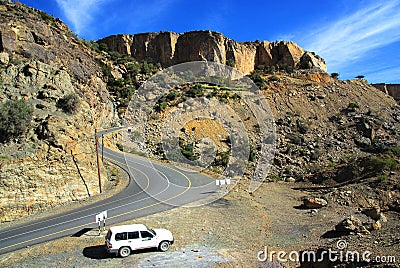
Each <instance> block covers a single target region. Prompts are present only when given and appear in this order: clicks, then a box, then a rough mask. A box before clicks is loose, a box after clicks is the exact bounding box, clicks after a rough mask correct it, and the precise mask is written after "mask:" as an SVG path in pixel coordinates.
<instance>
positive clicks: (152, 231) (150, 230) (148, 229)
mask: <svg viewBox="0 0 400 268" xmlns="http://www.w3.org/2000/svg"><path fill="white" fill-rule="evenodd" d="M147 231H149V232H150V233H152V234H153V235H156V232H154V230H153V229H150V228H149V227H147Z"/></svg>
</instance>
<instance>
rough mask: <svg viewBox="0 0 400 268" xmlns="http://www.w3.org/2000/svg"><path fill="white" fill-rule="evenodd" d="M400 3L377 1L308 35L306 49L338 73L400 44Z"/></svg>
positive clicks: (305, 43) (390, 0) (392, 0)
mask: <svg viewBox="0 0 400 268" xmlns="http://www.w3.org/2000/svg"><path fill="white" fill-rule="evenodd" d="M399 18H400V2H399V1H397V0H395V1H394V0H389V1H377V2H375V3H374V4H371V5H370V6H366V7H364V8H362V9H360V10H358V11H356V12H354V13H353V14H350V15H347V16H346V17H343V18H340V19H339V20H337V21H333V22H330V23H328V24H326V25H323V26H322V27H320V28H318V29H316V30H315V29H314V31H313V32H312V33H311V34H309V35H306V36H305V38H302V40H303V42H302V43H303V46H304V47H305V48H306V49H308V50H312V51H315V52H317V53H318V54H320V55H321V56H322V57H323V58H325V60H326V61H327V63H328V67H330V68H332V69H335V70H338V69H340V68H342V67H345V66H346V65H348V64H350V63H351V61H355V60H358V59H360V58H362V57H365V55H366V54H367V53H368V52H371V51H372V50H374V49H377V48H382V47H385V46H387V45H390V44H393V43H395V42H397V41H399V40H400V19H399Z"/></svg>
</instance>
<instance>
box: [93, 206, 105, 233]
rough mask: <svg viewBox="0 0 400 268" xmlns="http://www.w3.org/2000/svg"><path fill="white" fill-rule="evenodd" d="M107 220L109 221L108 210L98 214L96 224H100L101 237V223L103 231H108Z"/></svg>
mask: <svg viewBox="0 0 400 268" xmlns="http://www.w3.org/2000/svg"><path fill="white" fill-rule="evenodd" d="M106 219H107V210H105V211H103V212H101V213H99V214H97V215H96V217H95V220H96V223H97V224H98V228H99V235H100V234H101V222H103V231H105V230H106Z"/></svg>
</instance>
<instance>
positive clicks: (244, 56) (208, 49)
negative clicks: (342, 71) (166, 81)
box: [98, 31, 327, 74]
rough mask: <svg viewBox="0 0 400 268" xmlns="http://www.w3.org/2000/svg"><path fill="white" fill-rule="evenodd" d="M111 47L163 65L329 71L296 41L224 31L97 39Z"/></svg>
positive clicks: (322, 61) (115, 36)
mask: <svg viewBox="0 0 400 268" xmlns="http://www.w3.org/2000/svg"><path fill="white" fill-rule="evenodd" d="M98 42H99V43H105V44H107V45H108V47H109V49H111V50H115V51H118V52H120V53H123V54H127V55H131V56H133V57H134V58H136V59H137V60H139V61H142V60H145V61H149V62H153V63H158V62H159V63H161V65H162V66H163V67H169V66H171V65H174V64H178V63H182V62H187V61H199V60H202V61H214V62H218V63H222V64H229V65H233V64H234V65H235V67H236V68H237V69H238V70H240V71H241V72H243V73H244V74H249V73H251V72H252V71H254V69H255V68H256V67H257V66H259V65H265V66H275V65H281V66H289V67H293V68H300V69H309V68H317V69H319V70H320V71H322V72H326V71H327V70H326V65H325V61H324V60H323V59H322V58H321V57H319V56H317V55H315V54H314V53H312V52H307V51H304V50H303V49H302V48H301V47H299V46H298V45H297V44H295V43H293V42H284V41H280V42H273V43H270V42H268V41H262V42H245V43H240V42H236V41H234V40H232V39H229V38H227V37H225V36H224V35H222V34H221V33H217V32H211V31H194V32H187V33H183V34H177V33H172V32H159V33H143V34H136V35H127V34H123V35H113V36H109V37H106V38H103V39H100V40H98Z"/></svg>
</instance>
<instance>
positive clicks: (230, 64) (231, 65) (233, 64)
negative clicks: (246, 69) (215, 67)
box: [226, 59, 236, 67]
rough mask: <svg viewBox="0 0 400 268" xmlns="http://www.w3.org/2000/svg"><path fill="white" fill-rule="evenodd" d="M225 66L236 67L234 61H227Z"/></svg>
mask: <svg viewBox="0 0 400 268" xmlns="http://www.w3.org/2000/svg"><path fill="white" fill-rule="evenodd" d="M226 65H228V66H230V67H235V66H236V62H235V59H229V60H227V61H226Z"/></svg>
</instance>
